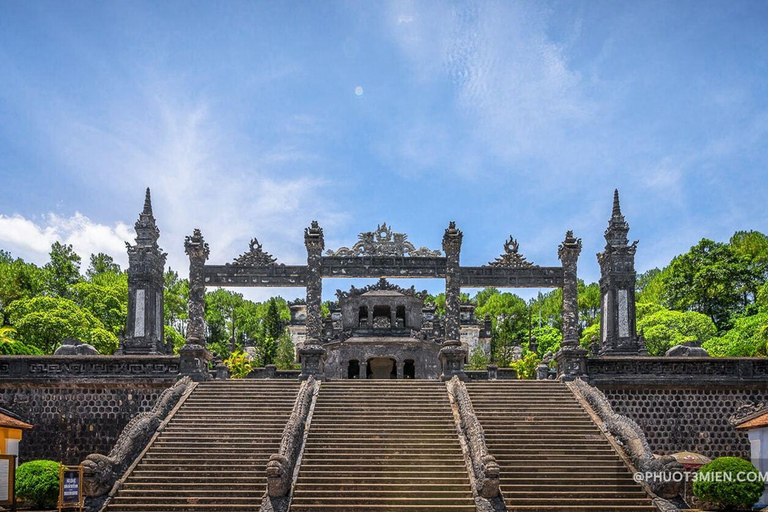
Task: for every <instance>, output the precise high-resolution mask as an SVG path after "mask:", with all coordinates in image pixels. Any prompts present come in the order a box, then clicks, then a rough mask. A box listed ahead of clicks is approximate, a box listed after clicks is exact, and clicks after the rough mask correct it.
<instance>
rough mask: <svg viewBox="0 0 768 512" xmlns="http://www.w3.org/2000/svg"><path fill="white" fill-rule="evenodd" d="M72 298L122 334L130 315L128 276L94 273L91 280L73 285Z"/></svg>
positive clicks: (111, 329)
mask: <svg viewBox="0 0 768 512" xmlns="http://www.w3.org/2000/svg"><path fill="white" fill-rule="evenodd" d="M72 300H73V301H74V302H75V303H77V304H78V305H80V306H81V307H83V308H85V309H87V310H88V311H90V312H91V313H92V314H93V315H94V316H95V317H96V318H98V319H99V321H101V323H102V324H103V325H104V327H105V328H106V329H107V330H108V331H109V332H111V333H112V334H114V335H115V336H120V335H121V334H122V333H123V332H124V331H125V324H126V319H127V316H128V276H127V275H126V274H125V273H123V272H119V273H115V272H109V271H105V272H101V273H98V274H93V277H92V278H91V281H81V282H79V283H75V284H74V285H73V286H72Z"/></svg>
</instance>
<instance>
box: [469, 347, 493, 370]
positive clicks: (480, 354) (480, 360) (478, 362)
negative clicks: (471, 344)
mask: <svg viewBox="0 0 768 512" xmlns="http://www.w3.org/2000/svg"><path fill="white" fill-rule="evenodd" d="M489 362H490V359H489V358H488V354H486V353H485V350H483V347H481V346H480V345H478V346H476V347H475V348H474V350H472V354H470V356H469V363H468V364H467V369H468V370H485V368H486V366H488V363H489Z"/></svg>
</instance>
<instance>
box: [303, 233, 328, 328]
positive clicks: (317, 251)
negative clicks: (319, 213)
mask: <svg viewBox="0 0 768 512" xmlns="http://www.w3.org/2000/svg"><path fill="white" fill-rule="evenodd" d="M304 245H305V246H306V248H307V341H309V340H312V342H316V343H319V341H320V336H321V333H322V330H323V249H325V239H324V237H323V228H321V227H320V226H319V224H318V223H317V221H314V220H313V221H312V225H311V226H310V227H308V228H306V229H305V230H304Z"/></svg>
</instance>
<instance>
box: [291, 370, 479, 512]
mask: <svg viewBox="0 0 768 512" xmlns="http://www.w3.org/2000/svg"><path fill="white" fill-rule="evenodd" d="M307 511H313V512H319V511H333V512H345V511H356V512H361V511H398V512H416V511H419V512H438V511H462V512H473V511H475V503H474V501H473V498H472V492H471V489H470V486H469V478H468V476H467V469H466V466H465V463H464V459H463V455H462V451H461V446H460V444H459V440H458V436H457V434H456V428H455V425H454V421H453V413H452V411H451V407H450V403H449V401H448V395H447V391H446V388H445V385H444V384H443V383H442V382H436V381H424V380H421V381H417V380H368V381H366V380H362V381H358V380H345V381H341V382H325V383H323V384H322V386H321V388H320V394H319V395H318V399H317V403H316V405H315V409H314V414H313V416H312V423H311V427H310V431H309V436H308V438H307V443H306V445H305V448H304V455H303V460H302V463H301V469H300V470H299V475H298V481H297V483H296V488H295V490H294V495H293V501H292V504H291V512H307Z"/></svg>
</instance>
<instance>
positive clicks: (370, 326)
mask: <svg viewBox="0 0 768 512" xmlns="http://www.w3.org/2000/svg"><path fill="white" fill-rule="evenodd" d="M372 329H373V307H371V308H369V309H368V330H372Z"/></svg>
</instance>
